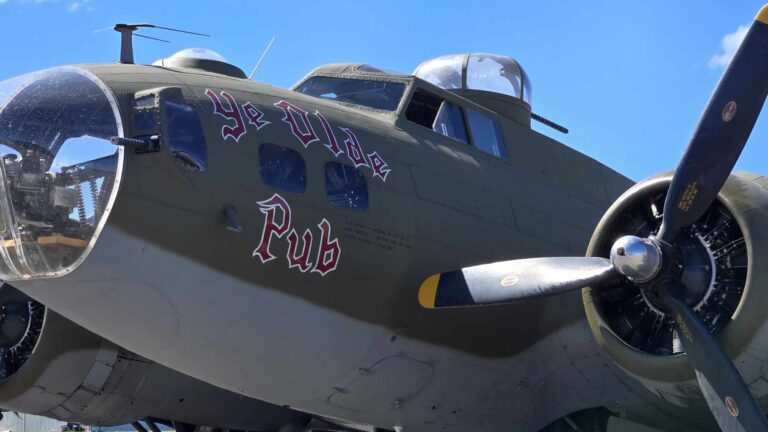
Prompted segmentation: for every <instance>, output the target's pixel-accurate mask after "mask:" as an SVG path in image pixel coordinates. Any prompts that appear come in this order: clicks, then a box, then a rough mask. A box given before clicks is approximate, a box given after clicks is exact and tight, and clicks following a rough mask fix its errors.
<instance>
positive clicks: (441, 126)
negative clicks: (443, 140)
mask: <svg viewBox="0 0 768 432" xmlns="http://www.w3.org/2000/svg"><path fill="white" fill-rule="evenodd" d="M432 129H434V131H435V132H437V133H440V134H443V135H445V136H449V137H451V138H454V139H457V140H459V141H462V142H465V143H469V139H467V129H466V128H465V127H464V115H463V114H462V112H461V108H460V107H459V106H458V105H455V104H452V103H450V102H448V101H444V102H443V104H442V105H441V106H440V110H438V111H437V117H436V118H435V122H434V123H433V124H432Z"/></svg>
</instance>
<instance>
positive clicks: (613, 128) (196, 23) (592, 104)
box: [0, 0, 768, 180]
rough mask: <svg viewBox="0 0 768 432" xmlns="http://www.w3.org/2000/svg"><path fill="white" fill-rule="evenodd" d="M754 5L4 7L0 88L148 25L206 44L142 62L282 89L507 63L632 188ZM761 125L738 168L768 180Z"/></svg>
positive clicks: (697, 97) (99, 58) (670, 164)
mask: <svg viewBox="0 0 768 432" xmlns="http://www.w3.org/2000/svg"><path fill="white" fill-rule="evenodd" d="M760 6H761V3H759V2H752V1H739V2H724V1H720V2H715V1H696V2H694V1H676V2H669V1H664V2H662V1H646V2H608V1H594V2H533V1H528V2H517V1H509V0H507V1H483V2H472V3H469V2H459V1H440V2H434V1H422V0H420V1H401V0H393V1H376V2H373V1H323V2H309V1H307V2H302V1H293V2H286V1H280V2H278V1H273V2H266V1H263V2H256V1H235V0H231V1H208V2H192V1H189V0H186V1H176V0H173V1H169V0H164V1H144V0H132V1H130V2H116V1H107V0H0V22H2V26H0V41H2V42H0V50H1V52H2V54H3V59H4V60H3V62H2V64H0V79H6V78H9V77H12V76H15V75H18V74H21V73H25V72H30V71H33V70H37V69H42V68H47V67H51V66H56V65H61V64H70V63H90V62H97V63H98V62H114V61H115V60H116V59H117V57H118V54H119V37H118V35H117V33H114V32H112V31H104V32H94V30H96V29H101V28H105V27H109V26H111V25H112V24H114V23H116V22H151V23H154V24H158V25H164V26H169V27H178V28H184V29H189V30H194V31H199V32H203V33H209V34H212V35H213V37H212V38H196V37H192V36H187V35H182V34H175V33H161V32H158V31H151V30H147V31H145V32H144V33H145V34H148V35H152V36H157V37H160V38H164V39H170V40H171V41H172V43H170V44H165V43H157V42H153V41H145V40H138V41H137V42H136V60H137V62H140V63H142V62H143V63H151V62H152V61H154V60H156V59H158V58H160V57H164V56H167V55H169V54H171V53H172V52H175V51H177V50H180V49H183V48H188V47H196V46H203V47H207V48H211V49H214V50H216V51H218V52H220V53H221V54H222V55H224V56H225V57H226V58H227V59H228V60H230V61H231V62H232V63H234V64H236V65H238V66H240V67H241V68H242V69H244V70H246V71H250V69H251V68H252V67H253V65H254V64H255V63H256V61H257V60H258V58H259V56H260V55H261V52H262V51H263V49H264V47H265V46H266V44H267V43H268V42H269V40H270V38H271V37H272V36H275V35H276V36H277V40H276V42H275V44H274V46H273V48H272V51H271V52H270V54H269V56H268V57H267V59H266V61H265V62H264V64H263V65H262V67H261V69H260V70H259V72H258V73H257V75H256V79H257V80H259V81H263V82H266V83H269V84H273V85H276V86H280V87H288V86H290V85H291V84H293V83H294V82H296V81H297V80H298V79H300V78H301V77H302V76H303V75H304V74H306V73H307V72H308V71H310V70H311V69H313V68H314V67H316V66H318V65H321V64H325V63H336V62H363V63H371V64H374V65H378V66H382V67H387V68H390V69H395V70H400V71H404V72H410V71H412V70H413V69H414V68H415V67H416V66H417V65H418V64H419V63H420V62H422V61H423V60H426V59H429V58H432V57H437V56H440V55H444V54H451V53H458V52H467V51H482V52H492V53H498V54H504V55H509V56H512V57H514V58H516V59H517V60H518V61H519V62H520V63H521V64H522V65H523V67H525V68H526V70H527V72H528V74H529V75H530V77H531V80H532V82H533V85H534V92H533V108H534V111H535V112H537V113H539V114H541V115H543V116H545V117H548V118H550V119H552V120H554V121H556V122H558V123H561V124H563V125H565V126H566V127H568V128H569V129H570V130H571V133H570V134H568V135H561V134H559V133H557V132H554V131H550V130H548V129H546V128H541V127H537V129H538V130H540V131H542V132H544V133H546V134H548V135H550V136H553V137H555V138H556V139H558V140H561V141H563V142H564V143H566V144H568V145H570V146H571V147H574V148H576V149H577V150H579V151H581V152H584V153H586V154H588V155H590V156H592V157H594V158H596V159H598V160H600V161H601V162H603V163H606V164H608V165H609V166H611V167H614V168H615V169H617V170H619V171H620V172H622V173H624V174H626V175H628V176H630V177H631V178H633V179H635V180H639V179H642V178H644V177H647V176H650V175H652V174H654V173H657V172H660V171H665V170H670V169H673V168H674V167H675V166H676V164H677V159H678V158H679V156H680V155H681V154H682V152H683V149H684V148H685V146H686V144H687V142H688V139H689V137H690V134H691V131H692V129H693V127H694V126H695V124H696V121H697V119H698V117H699V115H700V114H701V111H702V109H703V107H704V104H705V103H706V101H707V99H708V97H709V95H710V94H711V92H712V90H713V89H714V86H715V84H716V83H717V80H718V79H719V77H720V75H721V74H722V71H723V68H722V65H723V64H724V63H727V52H724V46H723V43H724V42H725V44H726V45H730V46H735V45H736V43H737V42H738V38H737V36H730V37H729V35H732V34H735V33H737V32H738V30H739V27H740V26H745V25H749V24H750V23H751V22H752V19H753V18H754V15H755V14H756V13H757V11H758V10H759V9H760ZM766 138H768V122H767V121H766V115H762V116H761V118H760V120H759V121H758V124H757V126H756V128H755V130H754V131H753V133H752V137H751V139H750V141H749V143H748V144H747V148H746V150H745V151H744V153H743V154H742V157H741V159H740V161H739V164H738V166H737V168H738V169H741V170H748V171H755V172H761V173H766V172H768V169H766V167H765V163H764V161H765V160H766V155H768V150H767V148H768V143H767V142H766V141H767V140H766Z"/></svg>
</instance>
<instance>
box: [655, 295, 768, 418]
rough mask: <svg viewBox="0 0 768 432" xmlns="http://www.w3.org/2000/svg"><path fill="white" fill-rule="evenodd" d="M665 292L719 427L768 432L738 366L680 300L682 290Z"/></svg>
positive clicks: (690, 360) (678, 333)
mask: <svg viewBox="0 0 768 432" xmlns="http://www.w3.org/2000/svg"><path fill="white" fill-rule="evenodd" d="M665 290H666V303H667V305H668V307H669V310H670V312H671V314H672V316H673V317H674V321H675V330H677V335H678V337H679V338H680V341H681V342H682V343H683V347H684V348H685V353H686V355H687V356H688V362H689V363H690V364H691V367H693V370H694V371H695V372H696V379H697V380H698V381H699V387H701V392H702V393H703V394H704V398H705V399H706V400H707V404H708V405H709V409H710V410H711V411H712V414H713V415H714V416H715V420H716V421H717V424H718V425H719V426H720V428H721V429H722V430H724V431H765V430H768V422H766V420H765V417H764V416H763V413H762V412H761V411H760V407H759V406H758V405H757V402H756V401H755V399H754V398H753V397H752V394H751V393H750V392H749V389H748V388H747V385H746V384H744V380H743V379H742V378H741V375H740V374H739V371H738V370H736V366H734V365H733V362H731V359H730V358H728V355H727V354H726V353H725V351H724V350H723V348H722V347H721V346H720V343H718V341H717V339H715V337H714V336H713V335H712V333H710V332H709V331H708V330H707V328H706V327H705V326H704V324H703V323H702V322H701V320H700V319H699V316H698V315H696V312H694V311H693V309H691V307H690V306H688V303H686V302H685V300H683V299H682V297H680V288H679V287H665Z"/></svg>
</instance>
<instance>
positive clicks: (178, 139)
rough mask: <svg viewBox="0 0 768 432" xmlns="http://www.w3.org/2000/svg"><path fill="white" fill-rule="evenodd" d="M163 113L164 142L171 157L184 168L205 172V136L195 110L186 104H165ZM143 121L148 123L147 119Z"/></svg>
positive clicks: (206, 160) (206, 165) (206, 163)
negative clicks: (165, 123)
mask: <svg viewBox="0 0 768 432" xmlns="http://www.w3.org/2000/svg"><path fill="white" fill-rule="evenodd" d="M165 112H166V119H167V128H166V142H167V143H168V148H169V150H170V152H171V154H172V155H173V157H174V158H175V159H176V161H177V162H178V163H179V164H181V165H182V166H183V167H185V168H188V169H190V170H193V171H205V170H206V168H207V167H208V157H207V154H206V148H205V135H204V133H203V125H202V124H201V123H200V118H199V117H198V116H197V112H195V109H194V108H192V107H191V106H189V105H186V104H179V103H174V102H165ZM137 119H141V117H139V116H137ZM145 121H147V122H150V120H149V117H148V118H147V119H146V120H145Z"/></svg>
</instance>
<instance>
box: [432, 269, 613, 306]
mask: <svg viewBox="0 0 768 432" xmlns="http://www.w3.org/2000/svg"><path fill="white" fill-rule="evenodd" d="M617 274H618V273H616V270H614V268H613V265H612V264H611V261H610V260H607V259H605V258H585V257H559V258H530V259H521V260H513V261H503V262H498V263H493V264H484V265H479V266H475V267H468V268H465V269H462V270H457V271H452V272H448V273H443V274H439V275H434V276H431V277H430V278H429V279H427V280H426V281H424V283H423V284H422V285H421V289H420V290H419V303H421V305H422V306H423V307H425V308H429V309H432V308H444V307H460V306H474V305H486V304H496V303H510V302H514V301H520V300H525V299H530V298H538V297H544V296H548V295H555V294H560V293H563V292H566V291H572V290H576V289H581V288H583V287H585V286H588V285H592V284H597V283H601V282H604V281H606V280H607V279H609V278H611V277H615V276H616V275H617Z"/></svg>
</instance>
